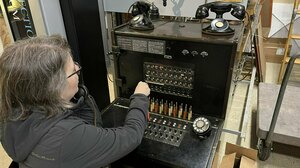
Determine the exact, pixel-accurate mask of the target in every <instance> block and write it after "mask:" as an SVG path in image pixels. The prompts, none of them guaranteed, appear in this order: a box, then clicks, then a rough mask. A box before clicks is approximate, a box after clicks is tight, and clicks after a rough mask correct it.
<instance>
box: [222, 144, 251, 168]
mask: <svg viewBox="0 0 300 168" xmlns="http://www.w3.org/2000/svg"><path fill="white" fill-rule="evenodd" d="M256 160H257V150H254V149H250V148H244V147H241V146H238V145H234V144H231V143H228V142H227V143H226V147H225V155H224V156H223V158H222V162H221V164H220V168H238V167H239V168H257V161H256Z"/></svg>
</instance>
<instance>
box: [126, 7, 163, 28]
mask: <svg viewBox="0 0 300 168" xmlns="http://www.w3.org/2000/svg"><path fill="white" fill-rule="evenodd" d="M130 9H131V15H132V16H133V18H132V19H131V20H130V21H129V28H131V29H135V30H152V29H154V26H153V24H152V21H151V19H157V18H159V11H158V8H157V7H156V6H155V5H154V3H152V4H150V3H148V2H145V1H137V2H135V3H133V4H132V5H131V6H130V7H129V9H128V11H129V10H130Z"/></svg>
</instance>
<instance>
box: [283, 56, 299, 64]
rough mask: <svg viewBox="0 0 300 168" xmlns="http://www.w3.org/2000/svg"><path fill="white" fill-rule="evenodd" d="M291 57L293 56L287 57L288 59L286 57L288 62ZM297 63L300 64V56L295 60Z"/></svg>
mask: <svg viewBox="0 0 300 168" xmlns="http://www.w3.org/2000/svg"><path fill="white" fill-rule="evenodd" d="M290 58H291V57H286V59H285V63H288V62H289V60H290ZM295 64H300V59H299V58H296V60H295Z"/></svg>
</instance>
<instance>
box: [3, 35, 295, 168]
mask: <svg viewBox="0 0 300 168" xmlns="http://www.w3.org/2000/svg"><path fill="white" fill-rule="evenodd" d="M2 50H3V49H2V42H1V40H0V53H1V52H2ZM279 67H280V66H279V64H274V63H267V72H266V82H268V83H274V82H276V80H277V74H278V70H279ZM299 72H300V71H299ZM248 84H249V83H248V82H243V81H242V82H239V83H238V85H237V88H236V91H235V95H234V97H233V101H232V105H231V108H230V110H229V111H228V114H227V117H226V122H225V124H224V128H225V129H227V130H233V131H239V129H240V123H241V122H240V121H241V119H242V117H243V112H244V108H245V107H244V106H245V97H246V95H247V90H248V86H249V85H248ZM249 94H251V95H252V101H251V102H252V103H251V105H252V106H251V110H250V114H249V120H248V126H247V129H246V130H247V131H246V136H245V138H242V139H241V138H239V136H237V135H235V134H232V133H227V132H223V133H222V135H221V140H220V149H219V154H218V155H219V157H222V156H223V155H224V148H225V142H230V143H233V144H239V145H241V146H244V147H247V148H249V147H250V148H254V149H255V148H256V143H257V137H256V135H255V127H256V125H255V122H256V99H257V84H255V85H254V88H253V91H252V93H249ZM273 148H274V151H273V152H272V153H271V156H270V158H269V159H268V160H267V161H258V162H257V163H258V167H263V168H298V167H300V152H299V151H300V150H299V149H300V148H296V147H293V146H287V145H281V144H274V146H273ZM10 162H11V159H10V158H9V157H8V156H7V154H6V153H5V152H4V150H3V148H2V146H1V145H0V168H7V167H8V165H9V164H10ZM219 162H220V161H219Z"/></svg>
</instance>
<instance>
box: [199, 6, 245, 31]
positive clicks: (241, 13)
mask: <svg viewBox="0 0 300 168" xmlns="http://www.w3.org/2000/svg"><path fill="white" fill-rule="evenodd" d="M209 10H210V11H211V12H215V13H216V18H215V19H214V20H212V21H211V23H210V25H209V26H208V27H206V28H204V29H203V33H204V34H210V35H232V34H234V29H232V28H231V27H230V25H229V23H228V21H227V20H225V19H223V14H224V13H226V12H230V11H231V12H230V13H231V15H232V16H234V17H235V18H237V19H239V20H243V19H244V17H245V7H244V6H243V5H240V4H236V3H228V2H211V3H207V4H204V5H200V6H199V7H198V9H197V11H196V18H197V19H204V18H206V17H208V15H209Z"/></svg>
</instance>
